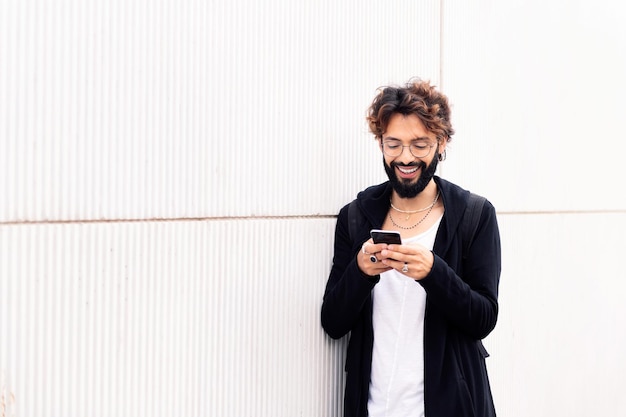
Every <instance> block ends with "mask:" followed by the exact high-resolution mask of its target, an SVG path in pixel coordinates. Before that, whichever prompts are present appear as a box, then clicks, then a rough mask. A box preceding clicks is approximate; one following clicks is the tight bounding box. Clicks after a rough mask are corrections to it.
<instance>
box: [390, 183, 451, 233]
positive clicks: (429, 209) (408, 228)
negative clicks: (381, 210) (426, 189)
mask: <svg viewBox="0 0 626 417" xmlns="http://www.w3.org/2000/svg"><path fill="white" fill-rule="evenodd" d="M437 200H439V192H437V196H436V197H435V200H434V201H433V203H432V204H431V205H430V207H428V211H427V212H426V214H425V215H424V217H422V219H421V220H420V221H418V222H417V223H415V224H414V225H413V226H409V227H404V226H400V225H399V224H397V223H396V222H394V221H393V217H391V212H389V220H391V224H393V225H394V226H395V227H399V228H400V229H404V230H410V229H414V228H416V227H417V226H419V225H420V224H422V222H423V221H424V220H426V217H428V215H429V214H430V212H431V211H433V207H435V204H437ZM392 207H393V206H392ZM394 209H395V207H394ZM420 211H424V210H420ZM407 220H408V217H407Z"/></svg>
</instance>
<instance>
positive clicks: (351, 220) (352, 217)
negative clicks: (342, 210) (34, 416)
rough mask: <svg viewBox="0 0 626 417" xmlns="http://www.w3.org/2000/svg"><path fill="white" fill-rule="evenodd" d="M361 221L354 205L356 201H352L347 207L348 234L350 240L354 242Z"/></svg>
mask: <svg viewBox="0 0 626 417" xmlns="http://www.w3.org/2000/svg"><path fill="white" fill-rule="evenodd" d="M362 219H363V214H362V213H361V210H359V208H358V207H357V205H356V199H354V200H352V202H351V203H350V206H348V233H349V234H350V240H352V242H354V239H355V238H356V235H357V230H359V225H360V224H361V221H362Z"/></svg>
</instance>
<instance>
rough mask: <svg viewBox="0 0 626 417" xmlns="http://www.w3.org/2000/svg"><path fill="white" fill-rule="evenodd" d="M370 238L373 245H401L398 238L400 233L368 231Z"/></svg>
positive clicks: (400, 240)
mask: <svg viewBox="0 0 626 417" xmlns="http://www.w3.org/2000/svg"><path fill="white" fill-rule="evenodd" d="M370 236H371V237H372V240H374V243H386V244H388V245H390V244H395V245H401V244H402V239H401V238H400V232H396V231H394V230H378V229H372V230H370Z"/></svg>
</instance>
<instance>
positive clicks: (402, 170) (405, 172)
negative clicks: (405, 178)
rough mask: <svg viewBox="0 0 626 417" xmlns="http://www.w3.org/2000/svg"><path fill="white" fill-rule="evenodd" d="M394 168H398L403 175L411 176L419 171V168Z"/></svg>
mask: <svg viewBox="0 0 626 417" xmlns="http://www.w3.org/2000/svg"><path fill="white" fill-rule="evenodd" d="M396 168H398V171H400V172H402V173H403V174H407V175H409V174H412V173H414V172H415V171H417V170H418V169H419V167H406V168H402V167H399V166H397V165H396Z"/></svg>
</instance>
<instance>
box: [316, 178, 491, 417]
mask: <svg viewBox="0 0 626 417" xmlns="http://www.w3.org/2000/svg"><path fill="white" fill-rule="evenodd" d="M435 182H436V183H437V186H438V187H439V190H440V191H441V198H442V200H443V204H444V207H445V211H444V216H443V219H442V220H441V224H440V226H439V230H438V231H437V237H436V239H435V245H434V249H433V253H434V258H435V260H434V264H433V267H432V270H431V272H430V274H429V275H428V276H427V277H425V278H424V279H422V280H420V281H416V284H415V285H422V286H423V287H424V289H425V291H426V315H425V318H424V407H425V415H426V417H433V416H434V417H463V416H475V417H492V416H495V409H494V405H493V400H492V397H491V390H490V387H489V380H488V377H487V369H486V366H485V358H486V357H487V356H488V354H487V352H486V350H485V348H484V347H483V345H482V342H481V339H483V338H484V337H486V336H487V335H488V334H489V333H490V332H491V331H492V330H493V328H494V327H495V325H496V320H497V316H498V301H497V297H498V282H499V279H500V268H501V267H500V234H499V231H498V224H497V220H496V212H495V209H494V207H493V205H492V204H491V203H489V202H488V201H487V202H485V204H484V206H483V210H482V214H481V216H480V221H479V225H478V228H477V230H476V235H475V237H474V242H473V244H472V245H471V247H470V248H469V253H468V254H467V255H468V256H467V258H466V260H465V261H463V259H462V258H463V256H462V255H463V254H462V239H461V236H460V227H459V226H460V222H461V218H462V216H463V211H464V210H465V207H466V206H467V200H468V198H469V192H468V191H466V190H463V189H462V188H460V187H458V186H457V185H454V184H452V183H450V182H448V181H446V180H443V179H441V178H439V177H435ZM391 191H392V187H391V185H390V184H389V183H388V182H386V183H383V184H380V185H376V186H373V187H369V188H368V189H366V190H364V191H362V192H360V193H359V194H358V196H357V206H358V207H359V209H360V210H361V212H362V214H363V217H364V219H365V224H363V225H361V226H360V227H359V229H358V233H357V235H358V236H356V237H355V239H354V241H352V240H351V239H350V235H349V230H348V205H346V206H345V207H343V208H342V209H341V211H340V212H339V216H338V218H337V226H336V229H335V253H334V257H333V265H332V269H331V272H330V276H329V278H328V283H327V284H326V291H325V293H324V301H323V303H322V312H321V319H322V326H323V327H324V330H325V331H326V333H328V335H329V336H331V337H332V338H335V339H338V338H340V337H343V336H345V335H346V334H348V333H349V332H351V334H350V342H349V344H348V351H347V355H346V365H345V370H346V372H347V374H346V391H345V398H344V417H365V416H367V397H368V390H369V378H370V371H371V361H372V346H373V342H374V331H373V328H372V299H371V291H372V289H373V288H374V286H375V285H376V283H378V281H379V280H380V276H377V277H374V278H368V277H366V276H364V275H363V274H362V273H361V271H360V270H359V267H358V266H357V263H356V254H357V253H358V251H359V250H360V248H361V245H362V244H363V242H365V241H366V240H367V239H369V231H370V229H372V228H380V227H381V226H382V224H383V222H384V220H385V216H386V215H387V212H388V210H389V201H390V200H389V199H390V196H391Z"/></svg>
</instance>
